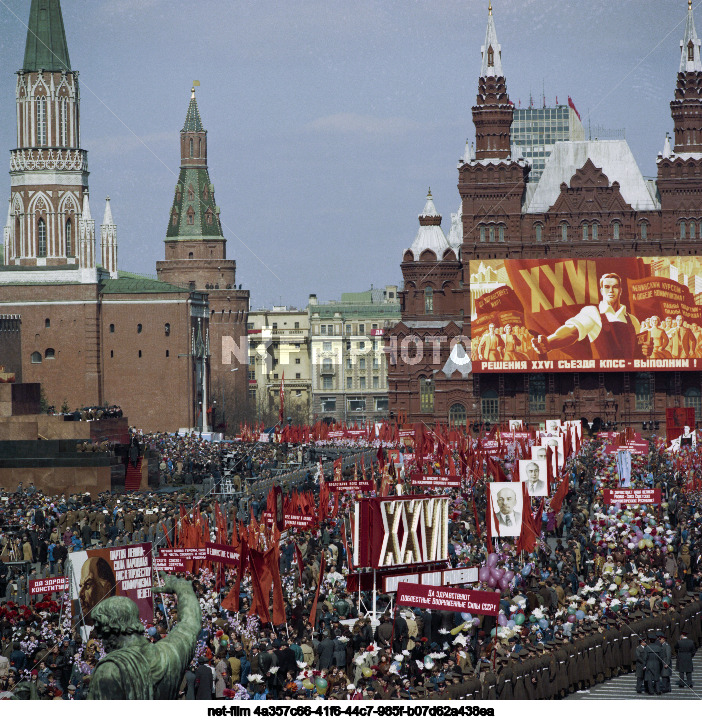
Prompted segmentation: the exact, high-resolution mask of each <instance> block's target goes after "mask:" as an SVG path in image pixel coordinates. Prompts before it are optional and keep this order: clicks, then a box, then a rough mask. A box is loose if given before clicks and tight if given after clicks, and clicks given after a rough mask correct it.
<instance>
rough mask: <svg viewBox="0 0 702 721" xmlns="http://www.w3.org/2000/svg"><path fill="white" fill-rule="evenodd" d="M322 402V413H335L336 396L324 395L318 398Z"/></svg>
mask: <svg viewBox="0 0 702 721" xmlns="http://www.w3.org/2000/svg"><path fill="white" fill-rule="evenodd" d="M319 400H320V401H321V403H322V412H323V413H335V412H336V396H331V397H324V396H322V398H320V399H319Z"/></svg>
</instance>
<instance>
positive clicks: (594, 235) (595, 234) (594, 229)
mask: <svg viewBox="0 0 702 721" xmlns="http://www.w3.org/2000/svg"><path fill="white" fill-rule="evenodd" d="M599 234H600V231H599V228H598V227H597V223H593V224H592V239H593V240H597V237H598V236H599Z"/></svg>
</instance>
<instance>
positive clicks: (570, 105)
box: [568, 95, 582, 120]
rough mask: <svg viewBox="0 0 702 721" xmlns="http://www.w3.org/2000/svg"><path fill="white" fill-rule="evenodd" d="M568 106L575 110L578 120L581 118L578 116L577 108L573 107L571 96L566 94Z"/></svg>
mask: <svg viewBox="0 0 702 721" xmlns="http://www.w3.org/2000/svg"><path fill="white" fill-rule="evenodd" d="M568 107H569V108H573V110H574V111H575V114H576V115H577V116H578V120H582V118H581V117H580V113H579V112H578V109H577V108H576V107H575V103H574V102H573V98H571V97H570V95H569V96H568Z"/></svg>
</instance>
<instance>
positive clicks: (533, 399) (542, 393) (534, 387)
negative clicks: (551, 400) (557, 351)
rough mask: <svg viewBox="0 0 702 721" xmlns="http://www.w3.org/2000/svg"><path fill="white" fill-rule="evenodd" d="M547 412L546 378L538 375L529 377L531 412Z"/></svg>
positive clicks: (541, 374)
mask: <svg viewBox="0 0 702 721" xmlns="http://www.w3.org/2000/svg"><path fill="white" fill-rule="evenodd" d="M545 410H546V376H545V375H544V374H543V373H536V374H534V375H531V376H530V377H529V411H530V412H531V413H541V412H543V411H545Z"/></svg>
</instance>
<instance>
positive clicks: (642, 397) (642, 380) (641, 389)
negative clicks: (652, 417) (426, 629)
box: [634, 373, 652, 411]
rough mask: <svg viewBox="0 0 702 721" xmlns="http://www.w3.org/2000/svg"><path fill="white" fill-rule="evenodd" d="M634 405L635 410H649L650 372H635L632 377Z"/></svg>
mask: <svg viewBox="0 0 702 721" xmlns="http://www.w3.org/2000/svg"><path fill="white" fill-rule="evenodd" d="M634 394H635V407H636V410H637V411H650V410H651V400H652V399H651V374H650V373H637V374H636V376H635V378H634Z"/></svg>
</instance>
